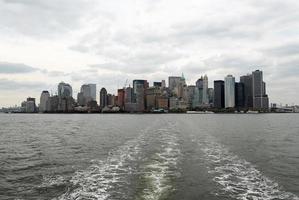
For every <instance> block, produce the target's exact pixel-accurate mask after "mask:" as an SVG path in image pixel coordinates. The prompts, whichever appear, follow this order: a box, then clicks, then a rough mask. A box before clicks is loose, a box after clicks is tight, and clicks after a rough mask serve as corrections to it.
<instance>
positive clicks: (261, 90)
mask: <svg viewBox="0 0 299 200" xmlns="http://www.w3.org/2000/svg"><path fill="white" fill-rule="evenodd" d="M252 93H253V108H254V109H268V108H269V99H268V95H266V83H265V82H264V81H263V72H262V71H260V70H256V71H254V72H252Z"/></svg>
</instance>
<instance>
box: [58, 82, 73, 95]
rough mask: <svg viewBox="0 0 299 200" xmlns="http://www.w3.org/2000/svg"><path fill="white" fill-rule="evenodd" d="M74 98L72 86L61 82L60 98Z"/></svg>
mask: <svg viewBox="0 0 299 200" xmlns="http://www.w3.org/2000/svg"><path fill="white" fill-rule="evenodd" d="M72 96H73V89H72V86H71V85H70V84H68V83H64V82H61V83H59V84H58V97H59V98H64V97H72Z"/></svg>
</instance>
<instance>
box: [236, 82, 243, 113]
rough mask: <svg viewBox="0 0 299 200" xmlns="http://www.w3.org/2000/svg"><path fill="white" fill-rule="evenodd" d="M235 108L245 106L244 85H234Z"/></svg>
mask: <svg viewBox="0 0 299 200" xmlns="http://www.w3.org/2000/svg"><path fill="white" fill-rule="evenodd" d="M235 102H236V108H237V109H242V108H244V106H245V96H244V83H235Z"/></svg>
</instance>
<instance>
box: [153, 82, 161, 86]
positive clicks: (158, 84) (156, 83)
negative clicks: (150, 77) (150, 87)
mask: <svg viewBox="0 0 299 200" xmlns="http://www.w3.org/2000/svg"><path fill="white" fill-rule="evenodd" d="M154 87H162V82H154Z"/></svg>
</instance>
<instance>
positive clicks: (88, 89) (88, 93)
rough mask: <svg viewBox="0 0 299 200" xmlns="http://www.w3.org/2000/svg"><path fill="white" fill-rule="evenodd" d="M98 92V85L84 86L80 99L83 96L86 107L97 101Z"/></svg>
mask: <svg viewBox="0 0 299 200" xmlns="http://www.w3.org/2000/svg"><path fill="white" fill-rule="evenodd" d="M96 90H97V87H96V84H84V85H82V86H81V90H80V93H82V95H80V97H82V96H83V98H84V105H86V104H87V103H88V102H90V101H96ZM77 100H78V99H77ZM82 103H83V102H82V101H81V102H80V104H82Z"/></svg>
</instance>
